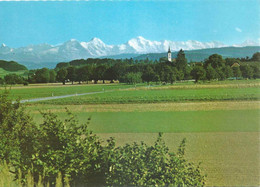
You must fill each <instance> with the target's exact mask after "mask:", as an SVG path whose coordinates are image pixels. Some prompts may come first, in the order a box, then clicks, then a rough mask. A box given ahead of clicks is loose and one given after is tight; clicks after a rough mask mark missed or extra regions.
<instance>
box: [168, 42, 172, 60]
mask: <svg viewBox="0 0 260 187" xmlns="http://www.w3.org/2000/svg"><path fill="white" fill-rule="evenodd" d="M168 61H169V62H171V61H172V52H171V48H170V46H169V49H168Z"/></svg>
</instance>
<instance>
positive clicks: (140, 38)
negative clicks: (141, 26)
mask: <svg viewBox="0 0 260 187" xmlns="http://www.w3.org/2000/svg"><path fill="white" fill-rule="evenodd" d="M137 39H139V40H145V38H144V37H142V36H137Z"/></svg>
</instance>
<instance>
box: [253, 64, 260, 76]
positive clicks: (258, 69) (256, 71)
mask: <svg viewBox="0 0 260 187" xmlns="http://www.w3.org/2000/svg"><path fill="white" fill-rule="evenodd" d="M251 67H252V69H253V78H254V79H256V78H260V66H259V65H258V64H253V65H251Z"/></svg>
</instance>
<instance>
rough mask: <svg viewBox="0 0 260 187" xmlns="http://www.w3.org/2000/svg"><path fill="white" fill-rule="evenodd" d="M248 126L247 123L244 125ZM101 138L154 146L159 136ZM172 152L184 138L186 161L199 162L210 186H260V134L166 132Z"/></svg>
mask: <svg viewBox="0 0 260 187" xmlns="http://www.w3.org/2000/svg"><path fill="white" fill-rule="evenodd" d="M245 125H246V124H245ZM98 136H100V137H101V138H102V139H104V140H105V139H108V138H109V137H111V136H112V137H115V139H116V142H117V145H118V146H121V145H124V144H125V143H132V142H134V141H136V142H140V141H144V142H145V143H147V144H149V145H151V144H152V143H153V142H154V141H155V140H156V137H157V134H156V133H102V134H98ZM163 137H164V140H165V142H166V144H167V145H168V146H169V148H170V150H171V151H174V152H176V150H177V147H178V145H179V144H180V142H181V140H182V139H183V138H186V139H187V145H186V158H187V159H189V160H191V161H193V162H195V163H199V162H202V168H203V169H204V171H205V172H206V173H207V175H208V177H207V180H206V181H207V183H206V185H209V186H212V185H214V186H259V185H260V157H259V155H260V133H259V132H223V133H222V132H214V133H165V134H164V135H163Z"/></svg>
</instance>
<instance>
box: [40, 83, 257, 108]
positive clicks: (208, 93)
mask: <svg viewBox="0 0 260 187" xmlns="http://www.w3.org/2000/svg"><path fill="white" fill-rule="evenodd" d="M258 99H260V94H259V88H258V87H245V88H244V87H242V88H239V87H238V88H190V89H188V88H187V89H157V88H156V89H152V88H151V89H148V88H147V89H146V90H130V91H129V90H122V91H116V92H107V93H103V94H99V95H85V96H79V97H75V98H74V97H73V98H71V97H70V98H64V99H57V100H55V101H43V102H42V103H47V104H48V103H49V104H50V103H53V104H99V103H157V102H183V101H218V100H258Z"/></svg>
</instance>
